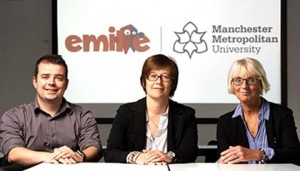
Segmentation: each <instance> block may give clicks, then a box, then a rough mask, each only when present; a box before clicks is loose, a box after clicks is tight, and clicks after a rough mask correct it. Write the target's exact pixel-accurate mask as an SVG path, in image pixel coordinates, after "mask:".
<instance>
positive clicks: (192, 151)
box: [173, 108, 198, 163]
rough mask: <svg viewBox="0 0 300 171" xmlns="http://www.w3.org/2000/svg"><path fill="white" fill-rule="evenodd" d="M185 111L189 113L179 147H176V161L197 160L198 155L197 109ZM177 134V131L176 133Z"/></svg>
mask: <svg viewBox="0 0 300 171" xmlns="http://www.w3.org/2000/svg"><path fill="white" fill-rule="evenodd" d="M185 112H186V113H187V114H188V115H187V116H188V117H187V118H186V121H185V122H186V123H185V126H184V129H182V131H184V132H183V136H182V140H181V142H180V144H179V148H177V149H176V148H175V149H174V151H173V152H174V153H175V159H174V162H175V163H187V162H195V160H196V158H197V156H198V130H197V123H196V117H195V110H194V109H192V108H187V109H186V110H185ZM175 134H176V133H175Z"/></svg>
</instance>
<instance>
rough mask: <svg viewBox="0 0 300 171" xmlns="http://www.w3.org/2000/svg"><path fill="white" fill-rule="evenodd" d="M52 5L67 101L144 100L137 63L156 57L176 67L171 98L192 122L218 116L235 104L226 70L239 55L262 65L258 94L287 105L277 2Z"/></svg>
mask: <svg viewBox="0 0 300 171" xmlns="http://www.w3.org/2000/svg"><path fill="white" fill-rule="evenodd" d="M54 5H55V6H54V12H55V15H54V20H53V21H54V22H53V24H54V33H53V34H54V36H53V37H54V41H53V42H54V48H53V49H54V50H53V51H54V52H55V53H58V54H61V55H62V56H63V58H64V59H65V60H66V62H67V64H68V66H69V80H70V83H69V87H68V89H67V91H66V94H65V97H66V98H67V100H69V101H71V102H74V103H78V104H87V105H90V106H93V105H95V106H99V105H100V107H99V108H101V106H103V105H115V106H118V105H119V104H122V103H126V102H132V101H135V100H137V99H140V98H142V97H144V96H145V93H144V92H143V89H142V87H141V85H140V82H139V78H140V74H141V69H142V65H143V62H144V61H145V59H146V58H147V57H149V56H151V55H154V54H158V53H162V54H165V55H167V56H170V57H173V58H174V59H175V60H176V62H177V64H178V67H179V82H178V87H177V91H176V92H175V95H174V97H173V98H172V99H173V100H175V101H178V102H180V103H184V104H189V105H190V106H193V107H195V108H196V109H197V113H198V117H218V116H219V115H220V114H222V113H224V112H227V110H228V109H230V110H231V109H233V107H234V106H235V105H236V103H238V101H237V99H236V97H235V96H234V95H232V94H229V93H228V91H227V73H228V70H229V68H230V66H231V64H232V62H233V61H235V60H237V59H240V58H244V57H252V58H256V59H258V60H259V61H260V62H261V63H262V64H263V65H264V67H265V70H266V72H267V77H268V80H269V82H270V84H271V89H270V91H269V92H268V93H267V94H264V95H263V96H264V97H265V98H266V99H268V100H269V101H272V102H275V103H281V104H282V103H285V101H284V99H285V92H284V91H285V90H284V89H285V87H286V85H285V82H286V81H285V79H286V78H284V77H285V76H284V73H285V72H284V68H286V66H285V65H284V64H285V61H284V60H285V59H284V58H285V53H286V52H285V44H286V41H285V35H284V34H285V30H286V25H285V18H284V17H283V16H284V15H283V5H282V2H281V0H263V1H262V0H243V1H241V0H172V1H171V0H161V1H153V0H143V1H141V0H126V1H123V0H101V1H100V0H61V1H55V2H54ZM284 6H285V5H284ZM284 11H285V9H284ZM283 55H284V56H283ZM283 76H284V77H283ZM283 90H284V91H283ZM94 108H97V107H94ZM113 110H114V109H113ZM114 114H115V113H114V111H113V112H111V111H109V110H108V113H104V114H101V115H102V116H104V117H112V116H114Z"/></svg>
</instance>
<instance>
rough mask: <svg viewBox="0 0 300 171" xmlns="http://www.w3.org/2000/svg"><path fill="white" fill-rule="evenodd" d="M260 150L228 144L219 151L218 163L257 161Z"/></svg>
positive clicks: (259, 157)
mask: <svg viewBox="0 0 300 171" xmlns="http://www.w3.org/2000/svg"><path fill="white" fill-rule="evenodd" d="M262 157H263V156H262V153H261V151H260V150H252V149H249V148H245V147H242V146H230V147H229V148H228V149H227V150H225V151H223V152H222V153H221V157H220V158H219V160H218V163H225V164H226V163H230V164H233V163H240V162H248V161H259V160H261V158H262Z"/></svg>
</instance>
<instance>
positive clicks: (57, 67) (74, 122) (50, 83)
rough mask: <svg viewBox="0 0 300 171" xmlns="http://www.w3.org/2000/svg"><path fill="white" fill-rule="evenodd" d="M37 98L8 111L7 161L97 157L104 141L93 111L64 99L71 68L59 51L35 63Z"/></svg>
mask: <svg viewBox="0 0 300 171" xmlns="http://www.w3.org/2000/svg"><path fill="white" fill-rule="evenodd" d="M32 82H33V86H34V87H35V89H36V92H37V94H36V98H35V100H34V101H33V102H31V103H28V104H23V105H20V106H18V107H15V108H12V109H10V110H8V111H7V112H5V113H4V114H3V116H2V119H1V125H0V143H1V145H0V147H1V149H0V150H1V151H2V152H3V153H4V155H5V159H6V160H7V161H8V162H9V163H13V164H18V165H21V166H23V167H28V166H32V165H35V164H38V163H42V162H47V163H63V164H73V163H79V162H83V161H98V160H100V158H101V153H102V151H101V142H100V136H99V133H98V128H97V123H96V120H95V118H94V117H93V115H92V113H91V112H90V111H89V110H86V109H84V108H82V107H81V106H78V105H75V104H72V103H70V102H68V101H66V99H65V98H64V97H63V96H64V92H65V90H66V89H67V87H68V67H67V65H66V63H65V61H64V59H63V58H62V57H61V56H60V55H45V56H43V57H41V58H40V59H39V60H38V61H37V63H36V66H35V73H34V76H33V79H32Z"/></svg>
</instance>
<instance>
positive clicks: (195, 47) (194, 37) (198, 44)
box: [173, 22, 207, 59]
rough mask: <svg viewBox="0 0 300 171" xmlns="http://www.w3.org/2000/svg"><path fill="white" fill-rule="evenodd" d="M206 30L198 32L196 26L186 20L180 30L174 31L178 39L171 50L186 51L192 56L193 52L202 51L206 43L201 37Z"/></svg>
mask: <svg viewBox="0 0 300 171" xmlns="http://www.w3.org/2000/svg"><path fill="white" fill-rule="evenodd" d="M205 33H206V32H199V31H198V28H197V26H196V25H195V24H194V23H192V22H188V23H187V24H186V25H185V26H184V27H183V29H182V32H175V34H176V35H177V37H178V40H176V41H175V43H174V46H173V50H174V51H175V52H177V53H185V52H186V53H187V54H188V55H189V57H190V59H191V58H192V56H193V54H194V52H195V53H204V52H206V51H207V44H206V42H205V41H204V40H203V39H202V38H203V36H204V34H205Z"/></svg>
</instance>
